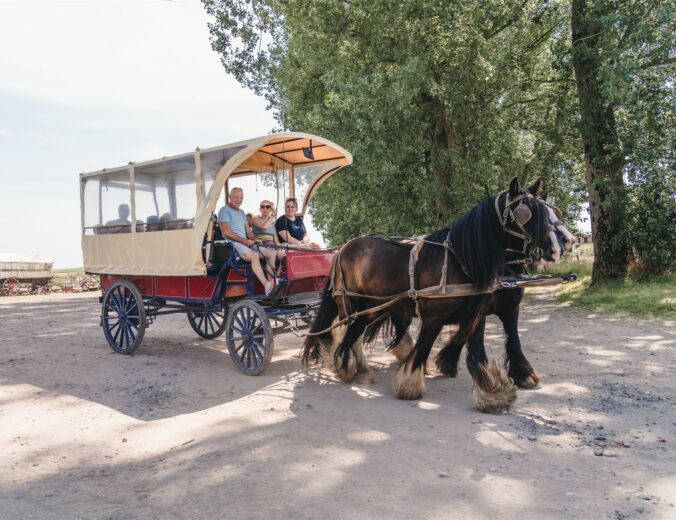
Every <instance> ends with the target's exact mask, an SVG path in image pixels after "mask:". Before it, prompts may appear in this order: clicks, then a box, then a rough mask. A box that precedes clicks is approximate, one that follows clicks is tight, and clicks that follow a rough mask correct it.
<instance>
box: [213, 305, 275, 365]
mask: <svg viewBox="0 0 676 520" xmlns="http://www.w3.org/2000/svg"><path fill="white" fill-rule="evenodd" d="M225 328H226V330H227V333H226V343H227V344H228V351H229V352H230V357H232V360H233V361H234V362H235V365H237V367H238V368H239V369H240V370H241V371H242V372H244V373H245V374H246V375H249V376H257V375H259V374H261V373H263V371H264V370H265V369H266V368H267V367H268V365H269V364H270V360H271V359H272V352H273V350H274V337H273V335H272V327H271V326H270V320H269V319H268V317H267V315H266V314H265V311H264V310H263V308H262V307H261V306H260V305H258V304H257V303H256V302H253V301H250V300H240V301H238V302H237V303H235V304H233V305H232V306H231V307H230V308H229V309H228V319H227V320H226V327H225Z"/></svg>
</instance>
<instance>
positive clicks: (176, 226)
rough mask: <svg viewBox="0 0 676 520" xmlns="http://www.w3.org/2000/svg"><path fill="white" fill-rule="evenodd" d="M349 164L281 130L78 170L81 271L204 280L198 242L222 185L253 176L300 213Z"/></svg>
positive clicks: (345, 157) (307, 138)
mask: <svg viewBox="0 0 676 520" xmlns="http://www.w3.org/2000/svg"><path fill="white" fill-rule="evenodd" d="M351 163H352V155H350V153H349V152H347V151H346V150H344V149H343V148H341V147H340V146H338V145H336V144H334V143H332V142H330V141H328V140H326V139H323V138H321V137H317V136H314V135H310V134H301V133H292V132H286V133H278V134H270V135H266V136H262V137H257V138H254V139H249V140H247V141H241V142H238V143H233V144H228V145H223V146H218V147H214V148H208V149H205V150H200V149H199V148H198V149H197V150H195V152H191V153H186V154H182V155H176V156H172V157H163V158H161V159H158V160H154V161H146V162H142V163H129V164H128V165H127V166H123V167H118V168H111V169H104V170H100V171H96V172H91V173H82V174H80V199H81V215H82V252H83V257H84V267H85V271H87V272H89V273H102V274H128V275H165V276H193V275H203V274H205V273H206V266H205V262H204V260H203V251H202V245H203V242H204V237H205V234H206V233H207V231H209V229H210V227H209V226H210V225H211V216H212V214H213V213H214V212H215V211H217V209H218V208H217V205H218V206H219V207H220V206H221V205H223V204H224V203H225V201H224V199H222V198H220V195H221V194H222V193H223V188H224V187H226V188H227V187H228V185H230V187H232V186H235V185H239V184H240V183H242V182H245V181H246V179H249V180H251V179H253V182H255V183H256V185H257V186H258V185H259V184H260V185H261V186H263V185H264V186H267V188H268V189H274V190H275V191H276V192H277V197H278V199H279V198H280V197H282V198H283V197H284V196H288V197H296V198H298V202H299V211H300V213H302V214H304V213H305V212H306V211H307V205H308V202H309V200H310V199H311V198H312V196H313V195H314V193H316V190H317V188H318V187H319V186H320V185H321V184H322V183H324V182H325V181H326V180H327V179H328V178H329V177H330V176H331V175H333V174H334V173H336V172H337V171H338V170H339V169H340V168H342V167H343V166H346V165H349V164H351ZM246 196H247V195H246V188H245V198H246ZM219 201H220V203H219ZM132 223H134V224H133V225H132Z"/></svg>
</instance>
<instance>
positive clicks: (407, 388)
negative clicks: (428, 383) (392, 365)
mask: <svg viewBox="0 0 676 520" xmlns="http://www.w3.org/2000/svg"><path fill="white" fill-rule="evenodd" d="M412 364H413V360H412V358H411V356H409V358H408V359H407V360H406V361H405V362H404V363H403V364H402V365H401V366H400V367H399V369H398V370H397V372H396V373H395V374H394V379H392V390H393V391H394V395H396V396H397V398H398V399H408V400H413V399H422V397H423V396H424V395H425V370H424V368H423V367H418V368H417V369H416V370H411V365H412Z"/></svg>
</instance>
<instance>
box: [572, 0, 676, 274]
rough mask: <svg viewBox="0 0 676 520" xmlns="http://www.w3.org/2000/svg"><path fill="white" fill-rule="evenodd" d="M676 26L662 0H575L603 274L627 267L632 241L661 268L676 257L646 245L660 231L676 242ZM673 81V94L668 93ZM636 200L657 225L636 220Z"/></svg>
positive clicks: (597, 265) (575, 54) (576, 53)
mask: <svg viewBox="0 0 676 520" xmlns="http://www.w3.org/2000/svg"><path fill="white" fill-rule="evenodd" d="M673 29H674V27H673V13H672V12H671V10H670V9H669V6H668V5H666V4H664V5H660V3H659V2H639V1H621V0H573V2H572V10H571V32H572V58H573V66H574V70H575V78H576V84H577V94H578V99H579V111H580V131H581V135H582V138H583V141H584V156H585V174H586V181H587V190H588V194H589V203H590V213H591V217H592V230H593V234H594V253H595V259H594V268H593V277H592V279H593V282H594V283H596V282H598V281H601V280H604V279H608V278H616V277H621V276H623V275H624V274H625V272H626V266H627V259H628V256H629V250H630V247H632V248H633V250H634V252H635V253H636V254H637V255H638V256H639V257H643V258H644V259H648V260H649V262H648V263H651V262H652V263H653V264H655V265H654V266H653V267H655V268H656V270H658V271H659V270H660V269H662V270H663V269H664V268H667V267H669V265H670V264H671V262H672V257H670V256H669V253H668V254H667V255H666V257H665V255H664V254H663V252H662V254H656V253H651V248H650V247H646V246H648V242H649V237H648V234H653V237H654V236H655V235H654V234H655V233H657V236H658V237H659V240H658V242H660V246H666V247H670V246H671V249H670V250H669V249H668V251H673V237H674V232H673V226H672V225H670V224H673V223H670V216H669V212H671V213H672V214H673V188H674V182H673V152H672V149H673V148H672V147H671V146H670V144H673V140H672V139H671V138H670V134H672V132H673V116H672V115H671V111H670V109H669V107H670V106H672V104H673V103H669V102H668V101H667V99H668V98H669V97H672V101H673V84H674V78H673V67H670V65H672V64H673V63H674V61H676V60H675V59H674V58H673V52H674V43H673ZM669 70H671V72H669ZM669 91H671V96H669V95H668V94H666V95H665V93H667V92H669ZM637 94H638V95H637ZM618 116H619V123H618ZM669 123H671V124H669ZM648 143H650V145H649V146H646V144H648ZM627 165H629V166H630V169H629V174H630V175H629V180H630V181H631V183H630V185H629V187H628V186H627V185H626V184H625V173H627V172H626V166H627ZM646 189H648V192H649V193H650V194H651V196H650V197H648V198H647V200H646V197H643V196H641V195H645V194H646V193H645V192H646ZM669 190H671V191H669ZM630 195H631V196H630ZM669 199H670V200H671V204H670V203H669ZM646 203H647V204H649V205H650V207H647V206H646ZM628 209H632V210H633V211H632V213H631V214H633V215H636V214H639V213H644V214H650V215H651V216H652V224H653V226H652V227H651V228H648V227H647V222H646V221H645V220H641V221H637V220H636V219H633V220H629V221H627V210H628ZM647 239H648V241H647ZM653 239H654V238H653ZM660 251H662V249H661V247H660ZM651 258H652V260H650V259H651Z"/></svg>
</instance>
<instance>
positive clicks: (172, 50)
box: [0, 0, 275, 268]
mask: <svg viewBox="0 0 676 520" xmlns="http://www.w3.org/2000/svg"><path fill="white" fill-rule="evenodd" d="M208 21H209V17H208V16H207V14H206V12H205V11H204V10H203V8H202V5H201V3H200V2H199V1H198V0H185V1H179V0H173V1H161V0H158V1H138V0H136V1H95V0H91V1H82V2H64V1H44V2H37V1H31V0H23V1H20V2H15V1H7V0H0V253H10V254H11V253H14V254H24V255H34V254H41V255H47V256H51V257H52V258H54V268H68V267H77V266H82V250H81V247H80V192H79V177H78V176H79V173H80V172H88V171H94V170H100V169H102V168H110V167H114V166H121V165H125V164H127V163H128V162H129V161H135V162H140V161H144V160H150V159H156V158H160V157H162V156H165V155H174V154H179V153H184V152H189V151H192V150H194V149H195V148H196V147H197V146H199V147H201V148H205V147H210V146H217V145H220V144H225V143H229V142H234V141H240V140H243V139H248V138H250V137H256V136H259V135H265V134H267V133H269V132H270V131H271V130H272V129H273V128H274V127H275V122H274V120H273V115H272V113H271V112H270V111H266V103H265V101H264V100H263V99H262V98H259V97H256V96H255V95H254V94H253V93H252V92H250V91H248V90H246V89H244V88H242V87H241V86H240V85H239V84H238V83H237V82H236V81H235V79H234V78H232V77H229V76H228V75H227V74H226V73H225V71H224V70H223V67H222V65H221V63H220V61H219V56H218V55H217V54H216V53H215V52H214V51H212V50H211V46H210V43H209V31H208V27H207V23H208Z"/></svg>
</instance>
